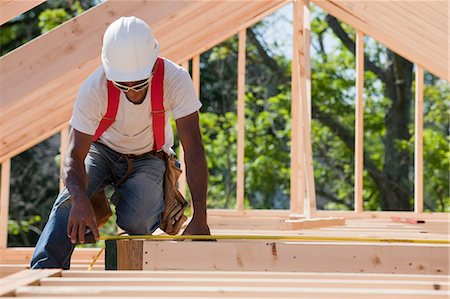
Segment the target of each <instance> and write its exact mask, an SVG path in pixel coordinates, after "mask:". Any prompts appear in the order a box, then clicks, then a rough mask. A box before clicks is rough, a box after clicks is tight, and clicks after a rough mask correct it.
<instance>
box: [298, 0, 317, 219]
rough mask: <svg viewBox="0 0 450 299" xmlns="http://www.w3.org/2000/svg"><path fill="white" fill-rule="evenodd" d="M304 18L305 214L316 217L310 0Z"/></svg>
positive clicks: (306, 1) (303, 3)
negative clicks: (312, 135)
mask: <svg viewBox="0 0 450 299" xmlns="http://www.w3.org/2000/svg"><path fill="white" fill-rule="evenodd" d="M301 7H302V9H301V10H302V11H303V18H301V19H300V24H301V26H300V27H301V28H303V42H302V43H300V54H302V55H300V57H299V60H300V95H301V104H300V105H301V106H302V107H303V109H302V112H303V115H302V117H303V120H304V122H305V125H304V126H303V130H304V132H303V138H304V140H305V142H304V148H305V185H306V191H307V205H306V206H305V215H306V216H307V217H314V216H315V213H316V189H315V184H314V167H313V158H312V143H311V55H310V48H311V20H310V1H309V0H301Z"/></svg>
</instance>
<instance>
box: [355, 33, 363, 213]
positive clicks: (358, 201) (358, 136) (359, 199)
mask: <svg viewBox="0 0 450 299" xmlns="http://www.w3.org/2000/svg"><path fill="white" fill-rule="evenodd" d="M363 91H364V34H363V33H362V32H361V31H357V35H356V108H355V194H354V210H355V212H356V213H359V212H362V211H363V210H364V206H363V171H364V100H363Z"/></svg>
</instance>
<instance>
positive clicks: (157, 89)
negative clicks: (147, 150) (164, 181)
mask: <svg viewBox="0 0 450 299" xmlns="http://www.w3.org/2000/svg"><path fill="white" fill-rule="evenodd" d="M155 67H156V70H155V74H154V75H153V79H152V86H151V100H152V103H151V105H152V106H151V107H152V124H153V139H154V142H153V150H155V151H159V150H161V149H162V147H163V145H164V143H165V137H164V136H165V134H164V126H165V123H166V118H165V113H164V59H162V58H160V57H158V59H157V60H156V66H155ZM119 99H120V90H119V89H118V88H117V87H115V86H114V84H113V83H112V82H111V81H109V80H108V108H107V110H106V114H105V116H104V117H103V119H102V120H101V121H100V124H99V126H98V128H97V131H95V134H94V137H93V140H94V141H96V140H97V139H98V138H100V136H101V135H102V134H103V133H104V132H105V131H106V130H107V129H108V128H109V127H110V126H111V125H112V124H113V123H114V121H115V120H116V115H117V110H118V108H119Z"/></svg>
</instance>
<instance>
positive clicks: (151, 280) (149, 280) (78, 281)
mask: <svg viewBox="0 0 450 299" xmlns="http://www.w3.org/2000/svg"><path fill="white" fill-rule="evenodd" d="M40 285H41V286H55V287H58V286H92V287H97V286H188V287H189V286H198V287H204V286H226V287H258V286H259V287H261V286H263V287H288V288H292V287H299V286H302V287H314V288H315V287H322V288H324V287H326V288H366V289H373V288H377V287H378V288H384V289H409V290H429V291H432V290H435V289H436V288H439V289H440V290H448V286H449V283H448V282H441V283H433V282H430V281H420V280H412V281H411V280H410V281H401V280H394V281H392V280H387V279H385V280H381V279H377V280H375V279H374V280H359V279H358V278H357V277H355V279H352V280H349V279H342V278H341V279H339V278H327V277H326V276H325V275H324V276H323V277H322V278H319V279H310V278H253V277H249V278H236V277H233V278H216V277H204V278H200V277H165V278H157V277H139V278H137V277H50V278H42V279H41V280H40Z"/></svg>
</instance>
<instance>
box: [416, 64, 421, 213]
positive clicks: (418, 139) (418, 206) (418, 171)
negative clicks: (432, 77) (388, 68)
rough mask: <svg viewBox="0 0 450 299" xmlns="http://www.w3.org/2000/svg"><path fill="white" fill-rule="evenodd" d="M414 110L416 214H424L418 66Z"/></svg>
mask: <svg viewBox="0 0 450 299" xmlns="http://www.w3.org/2000/svg"><path fill="white" fill-rule="evenodd" d="M415 89H416V90H415V109H414V212H416V213H421V212H423V69H422V68H421V67H420V66H418V65H416V86H415Z"/></svg>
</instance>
